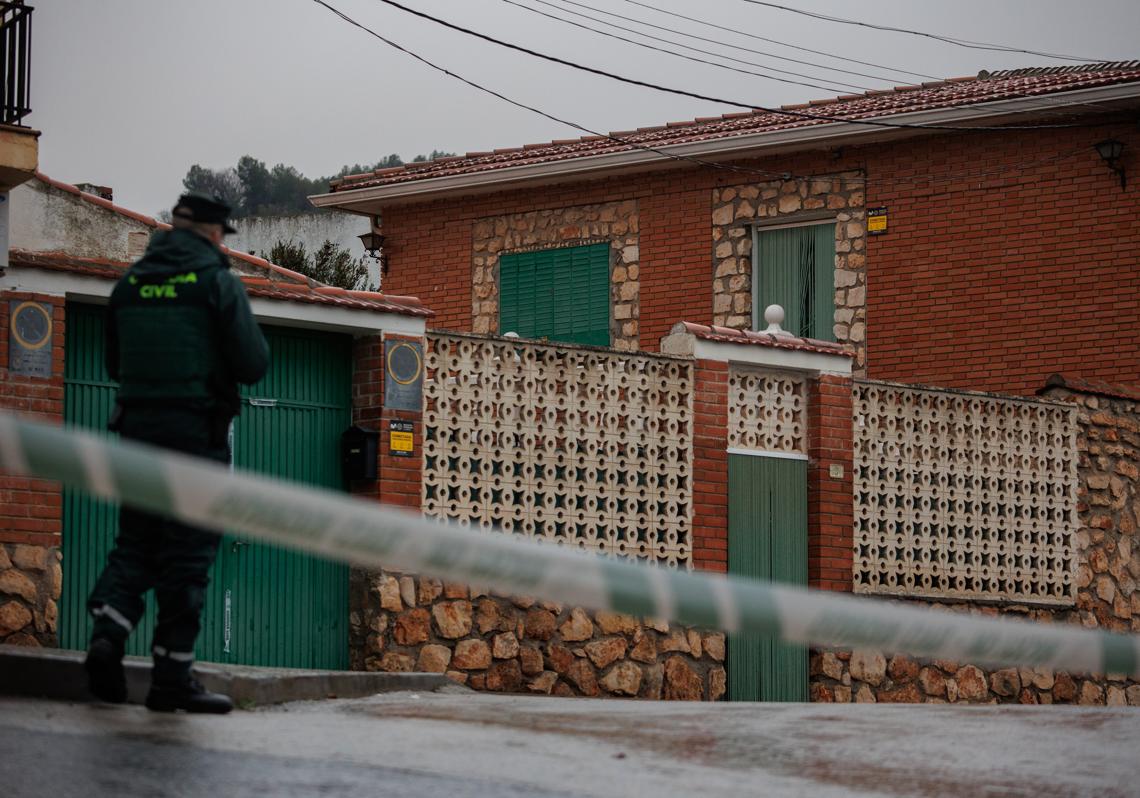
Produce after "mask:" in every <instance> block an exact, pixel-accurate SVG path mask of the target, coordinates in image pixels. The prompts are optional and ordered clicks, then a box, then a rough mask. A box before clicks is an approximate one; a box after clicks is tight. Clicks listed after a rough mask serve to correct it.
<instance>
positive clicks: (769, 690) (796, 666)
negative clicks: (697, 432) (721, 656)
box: [727, 454, 808, 701]
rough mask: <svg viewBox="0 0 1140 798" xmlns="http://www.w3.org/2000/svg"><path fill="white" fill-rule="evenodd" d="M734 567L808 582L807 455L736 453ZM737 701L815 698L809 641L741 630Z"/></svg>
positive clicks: (731, 645)
mask: <svg viewBox="0 0 1140 798" xmlns="http://www.w3.org/2000/svg"><path fill="white" fill-rule="evenodd" d="M728 571H729V573H732V574H740V575H741V576H747V577H752V578H754V579H766V580H770V581H774V582H785V583H788V584H793V585H807V460H801V459H785V458H777V457H759V456H753V455H743V454H729V456H728ZM727 659H728V662H727V666H728V667H727V670H728V698H729V700H730V701H807V700H808V657H807V649H806V648H805V647H804V646H797V645H787V644H785V643H781V642H779V641H778V640H774V639H772V638H770V637H764V636H761V635H756V634H746V635H733V636H732V637H730V638H729V640H728V650H727Z"/></svg>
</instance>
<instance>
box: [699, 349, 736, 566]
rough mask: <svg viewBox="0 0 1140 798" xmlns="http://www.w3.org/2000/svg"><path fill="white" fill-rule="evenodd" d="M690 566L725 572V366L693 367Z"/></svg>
mask: <svg viewBox="0 0 1140 798" xmlns="http://www.w3.org/2000/svg"><path fill="white" fill-rule="evenodd" d="M693 383H694V384H693V565H694V566H696V567H697V568H700V569H702V570H705V571H719V572H721V573H725V572H727V571H728V451H727V449H726V447H727V445H728V443H727V442H728V363H726V362H723V361H717V360H697V361H695V363H694V368H693Z"/></svg>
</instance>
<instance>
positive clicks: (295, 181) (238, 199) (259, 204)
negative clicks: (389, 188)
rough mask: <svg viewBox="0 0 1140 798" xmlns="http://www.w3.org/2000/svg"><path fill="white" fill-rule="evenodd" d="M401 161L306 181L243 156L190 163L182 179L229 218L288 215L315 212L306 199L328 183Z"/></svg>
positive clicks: (359, 166) (293, 170) (355, 166)
mask: <svg viewBox="0 0 1140 798" xmlns="http://www.w3.org/2000/svg"><path fill="white" fill-rule="evenodd" d="M451 154H452V153H447V152H442V151H440V150H432V153H431V155H417V156H416V157H415V158H413V159H412V163H422V162H424V161H430V160H434V159H435V158H442V157H445V156H448V155H451ZM403 165H404V160H403V159H402V158H400V156H399V155H397V154H395V153H393V154H391V155H389V156H388V157H386V158H382V159H381V160H379V161H377V162H376V163H375V164H372V165H366V164H353V165H351V166H348V165H345V166H343V167H341V169H340V171H338V172H337V173H336V174H335V175H329V176H327V177H317V178H308V177H305V176H304V175H303V174H301V173H300V172H299V171H297V169H296V168H295V167H292V166H286V165H285V164H283V163H279V164H277V165H276V166H272V167H270V166H266V164H265V161H259V160H258V159H256V158H254V157H253V156H252V155H243V156H242V157H241V158H240V159H239V160H238V162H237V165H236V166H232V167H227V168H224V169H210V168H209V167H205V166H201V165H200V164H194V165H193V166H191V167H190V169H189V170H188V171H187V172H186V176H185V177H184V178H182V185H183V186H184V187H185V188H186V190H187V191H204V192H206V193H208V194H215V195H217V196H218V197H221V198H222V199H223V200H224V201H225V202H226V203H227V204H228V205H229V206H230V207H231V208H233V209H234V212H233V217H234V218H238V219H240V218H242V217H245V216H270V215H276V214H289V213H315V212H316V208H314V207H313V206H312V205H311V204H310V203H309V200H308V197H309V195H311V194H324V193H327V192H328V190H329V181H331V180H334V179H336V178H338V177H344V176H345V175H351V174H359V173H361V172H370V171H372V170H373V169H385V168H388V167H391V166H403Z"/></svg>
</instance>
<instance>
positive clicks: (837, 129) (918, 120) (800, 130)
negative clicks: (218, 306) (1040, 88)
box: [309, 83, 1140, 215]
mask: <svg viewBox="0 0 1140 798" xmlns="http://www.w3.org/2000/svg"><path fill="white" fill-rule="evenodd" d="M1093 104H1095V109H1096V111H1098V112H1100V113H1107V112H1112V111H1116V110H1121V109H1125V108H1132V107H1136V106H1137V105H1138V104H1140V83H1123V84H1115V85H1111V86H1098V87H1093V88H1086V89H1077V90H1073V91H1067V92H1055V93H1050V94H1041V95H1033V96H1026V97H1017V98H1007V99H1002V100H995V101H992V102H985V103H977V104H971V105H968V106H955V107H951V108H939V109H933V110H924V111H913V112H906V113H898V114H890V115H884V116H876V117H873V118H870V119H867V120H866V121H860V120H858V119H852V120H850V121H848V122H825V123H818V124H807V125H803V126H800V127H793V128H780V129H776V130H761V131H756V132H753V133H744V134H737V135H728V136H723V137H718V138H710V139H705V140H700V141H693V142H685V143H680V144H663V145H653V149H654V150H656V151H649V150H647V149H644V148H636V149H634V148H631V149H624V150H621V151H618V152H611V153H604V154H601V155H583V156H577V157H568V158H563V159H559V160H551V161H546V162H539V163H531V164H522V165H519V166H499V167H494V168H486V169H481V170H472V171H469V172H460V173H458V174H454V175H445V176H442V177H430V178H423V179H419V180H404V181H400V182H393V183H389V184H383V185H378V186H367V187H363V188H356V189H345V190H343V191H336V192H332V193H328V194H318V195H314V196H311V197H309V200H310V201H311V202H312V203H313V205H315V206H316V207H318V208H336V209H338V210H342V211H346V212H349V213H358V214H362V215H376V214H379V213H381V212H382V211H383V209H384V208H385V207H386V206H389V205H402V204H408V203H412V202H421V201H428V200H436V199H441V198H445V197H450V196H467V195H472V194H480V193H487V192H493V191H502V190H505V189H511V188H521V187H526V186H535V185H549V184H553V183H565V182H572V181H579V180H589V179H594V178H600V177H609V176H612V175H617V174H623V173H631V172H646V171H658V170H661V169H665V168H678V167H684V166H689V165H692V164H691V162H685V161H683V160H680V161H679V160H677V158H699V159H701V160H708V161H730V160H739V159H743V158H750V157H758V156H768V155H780V154H783V153H788V152H796V151H802V150H810V149H824V148H829V147H838V146H849V145H853V144H866V143H871V142H878V141H890V140H896V139H900V138H909V137H914V136H922V135H937V134H946V133H947V132H949V131H946V130H944V129H941V128H936V129H930V130H921V129H916V128H913V127H900V128H886V127H881V126H878V125H875V124H868V123H876V122H890V123H891V124H895V125H903V124H906V125H962V126H970V125H973V126H990V125H1001V124H1004V123H1009V122H1012V121H1014V120H1016V121H1018V122H1020V123H1029V122H1031V121H1032V120H1037V119H1041V118H1045V119H1048V118H1056V114H1057V113H1063V112H1064V110H1065V109H1066V108H1068V107H1079V106H1084V105H1093Z"/></svg>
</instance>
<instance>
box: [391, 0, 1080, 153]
mask: <svg viewBox="0 0 1140 798" xmlns="http://www.w3.org/2000/svg"><path fill="white" fill-rule="evenodd" d="M377 1H378V2H380V3H384V4H385V5H389V6H392V7H393V8H398V9H399V10H401V11H403V12H405V13H407V14H411V15H412V16H416V17H420V18H421V19H426V20H429V21H430V22H434V23H436V24H437V25H441V26H443V27H445V28H448V29H450V30H454V31H459V32H460V33H464V34H466V35H468V36H473V37H475V38H477V39H482V40H483V41H487V42H490V43H492V44H496V45H498V46H500V47H505V48H507V49H509V50H515V51H517V52H520V53H525V54H527V55H530V56H533V57H535V58H541V59H543V60H544V61H550V62H551V63H555V64H561V65H562V66H568V67H571V68H573V69H577V70H580V71H582V72H588V73H590V74H593V75H600V76H601V77H606V78H610V79H611V80H616V81H619V82H621V83H628V84H630V85H631V86H641V87H642V88H646V89H653V90H655V91H660V92H665V93H667V94H676V95H678V96H681V97H690V98H692V99H694V100H704V101H706V102H713V103H719V104H721V105H731V106H735V107H737V108H748V109H750V110H753V111H764V112H765V113H770V114H777V115H780V116H787V117H791V118H794V119H806V120H814V121H821V122H836V123H840V124H846V125H857V126H860V127H881V128H897V129H904V130H908V129H909V130H957V131H967V132H970V131H973V132H980V131H997V130H1001V131H1017V130H1054V129H1058V128H1077V127H1088V126H1089V125H1088V124H1086V123H1073V124H1064V125H1001V126H993V125H991V126H986V125H968V126H967V125H962V126H959V125H923V124H915V123H910V122H884V121H882V120H881V119H873V118H872V119H867V118H863V119H850V118H847V117H841V116H834V115H832V114H820V113H812V112H810V111H795V110H792V109H789V108H771V107H768V106H764V105H758V104H755V103H748V102H742V101H740V100H726V99H724V98H722V97H713V96H710V95H707V94H700V93H698V92H692V91H686V90H685V89H674V88H670V87H668V86H661V85H658V84H656V83H650V82H648V81H644V80H638V79H636V78H627V77H625V76H624V75H617V74H614V73H613V72H607V71H605V70H604V69H598V68H597V67H591V66H586V65H584V64H579V63H576V62H574V61H568V60H566V59H564V58H559V57H557V56H553V55H547V54H546V53H540V52H538V51H537V50H531V49H530V48H528V47H523V46H522V45H518V44H512V43H510V42H505V41H503V40H502V39H496V38H495V37H493V36H489V35H487V34H485V33H479V32H478V31H474V30H471V29H470V28H464V27H463V26H461V25H456V24H455V23H452V22H448V21H447V20H444V19H440V18H439V17H433V16H432V15H431V14H427V13H424V12H423V11H417V10H415V9H414V8H408V7H407V6H405V5H401V4H400V3H397V2H396V1H395V0H377Z"/></svg>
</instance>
